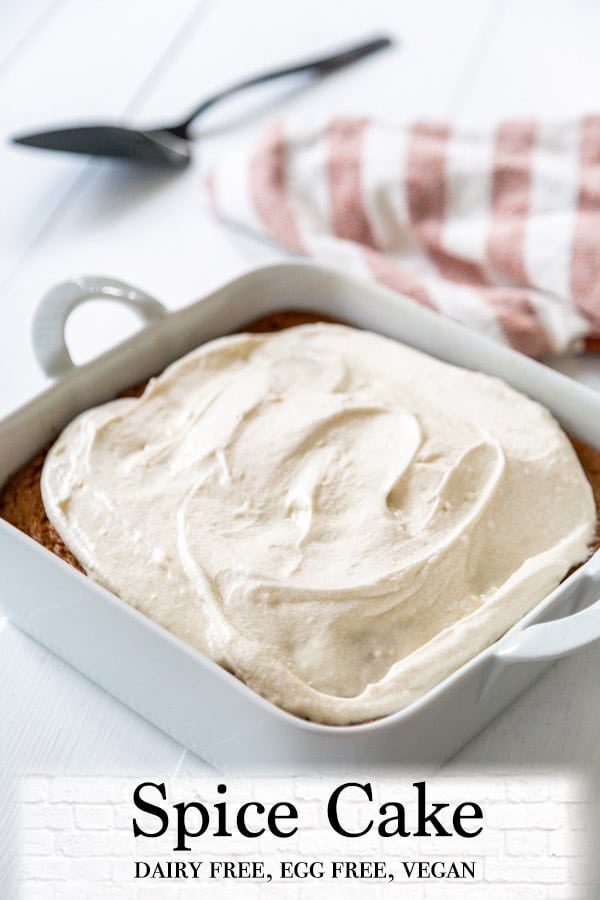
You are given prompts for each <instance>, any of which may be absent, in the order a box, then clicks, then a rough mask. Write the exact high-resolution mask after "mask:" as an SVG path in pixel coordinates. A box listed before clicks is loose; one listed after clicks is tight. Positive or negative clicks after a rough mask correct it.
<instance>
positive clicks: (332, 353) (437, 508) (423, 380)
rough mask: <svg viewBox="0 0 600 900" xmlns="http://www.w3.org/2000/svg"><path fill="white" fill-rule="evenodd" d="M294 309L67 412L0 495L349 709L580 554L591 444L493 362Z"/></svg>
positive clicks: (289, 677)
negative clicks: (475, 363) (445, 359)
mask: <svg viewBox="0 0 600 900" xmlns="http://www.w3.org/2000/svg"><path fill="white" fill-rule="evenodd" d="M315 320H316V317H314V316H310V315H304V314H302V313H281V314H279V315H276V316H270V317H268V318H267V319H264V320H261V321H260V322H258V323H255V325H254V326H253V327H251V328H250V329H248V333H243V334H238V335H233V336H230V337H227V338H222V339H218V340H217V341H212V342H210V343H208V344H205V345H203V346H202V347H200V348H199V349H198V350H196V351H193V352H192V353H191V354H188V355H187V356H185V357H183V358H182V359H181V360H179V361H177V362H176V363H174V364H173V365H172V366H169V367H168V368H167V369H166V370H165V372H164V373H162V375H160V376H159V377H158V378H156V379H151V381H150V383H149V384H148V385H147V386H145V387H144V386H143V385H142V386H139V388H137V389H132V390H130V391H129V392H125V394H124V396H122V397H121V398H120V399H117V400H115V401H112V402H111V403H109V404H105V405H103V406H101V407H97V408H95V409H93V410H89V411H87V412H85V413H83V414H82V415H81V416H79V417H78V418H77V419H76V420H75V421H74V422H73V423H71V425H69V426H68V427H67V428H66V429H65V431H64V432H63V433H62V435H61V436H60V437H59V439H58V440H57V441H56V442H55V444H54V445H53V446H52V448H51V449H50V450H49V452H47V451H43V452H42V453H40V454H38V456H36V457H35V458H34V459H33V460H31V461H30V462H29V463H28V464H27V465H26V466H25V467H24V468H23V469H22V470H21V471H20V472H18V473H16V475H15V476H13V478H12V479H11V480H10V481H9V483H8V484H7V485H6V486H5V489H4V491H3V493H2V496H1V498H0V514H1V515H2V516H3V517H4V518H6V519H7V520H8V521H10V522H12V523H13V524H14V525H16V526H17V527H18V528H21V530H23V531H25V532H27V533H28V534H30V535H31V536H32V537H34V538H35V539H36V540H38V541H40V542H41V543H43V544H44V545H45V546H47V547H48V548H49V549H51V550H52V551H53V552H55V553H57V554H58V555H60V556H62V557H63V558H65V559H66V560H67V561H68V562H70V563H71V564H72V565H75V566H77V567H79V568H81V569H82V570H83V571H84V572H86V573H87V574H88V575H90V577H92V578H93V579H94V580H96V581H97V582H99V583H100V584H102V585H104V586H105V587H107V588H108V589H110V590H111V591H113V592H114V593H115V594H117V596H119V597H121V598H122V599H123V600H125V601H126V602H128V603H130V604H131V605H133V606H134V607H136V608H137V609H140V610H141V611H142V612H144V613H145V614H147V615H148V616H150V617H151V618H152V619H154V620H155V621H157V622H158V623H159V624H161V625H163V626H164V627H165V628H167V629H169V630H170V631H171V632H173V633H174V634H176V635H177V636H178V637H180V638H182V639H183V640H185V641H187V642H188V643H190V644H191V645H192V646H194V647H196V648H197V649H199V650H200V651H201V652H203V653H205V654H206V655H207V656H209V657H210V658H212V659H214V660H215V661H216V662H218V663H220V664H222V665H223V666H224V667H225V668H227V669H229V670H231V671H232V672H234V673H235V674H236V675H237V676H238V677H240V678H241V679H242V680H244V681H245V682H246V683H247V684H248V685H249V686H250V687H252V688H253V689H255V690H256V691H258V692H259V693H261V694H262V695H263V696H265V697H266V698H267V699H269V700H271V701H273V702H274V703H276V704H278V705H280V706H282V707H283V708H285V709H287V710H289V711H290V712H293V713H296V714H297V715H300V716H304V717H306V718H310V719H313V720H315V721H320V722H325V723H329V724H349V723H354V722H360V721H367V720H371V719H373V718H377V717H380V716H383V715H386V714H388V713H391V712H394V711H396V710H398V709H401V708H403V707H405V706H407V705H408V704H409V703H411V702H413V701H414V700H416V699H418V698H419V697H420V696H422V695H423V694H424V693H426V692H427V691H428V690H429V689H430V688H431V687H433V686H434V685H435V684H437V683H439V682H440V681H441V680H443V678H444V677H446V676H447V675H448V674H450V673H451V672H452V671H455V670H456V669H457V668H458V667H459V666H460V665H462V664H463V663H464V662H466V661H467V660H468V659H470V658H472V657H473V656H475V655H476V654H477V653H478V652H480V651H481V650H482V649H484V647H486V646H488V645H489V644H490V643H492V642H493V641H494V640H496V639H498V638H499V637H500V636H501V635H502V634H503V633H504V632H505V631H506V630H507V629H508V628H509V627H511V626H512V625H513V624H514V623H515V622H516V621H518V620H519V619H520V618H522V616H523V615H524V614H525V613H527V612H528V611H529V610H530V609H532V608H533V607H534V606H535V605H536V604H537V603H538V602H539V601H540V600H542V599H543V598H544V597H545V596H547V594H548V593H549V592H550V591H551V590H552V589H553V588H554V587H555V586H556V585H558V584H559V582H560V581H561V579H562V578H563V577H564V576H565V575H566V574H567V572H568V571H569V570H570V569H571V568H572V567H573V566H576V565H578V564H580V563H581V562H583V561H584V560H585V559H586V558H587V556H588V555H589V553H590V550H591V546H592V544H593V542H594V540H595V536H596V506H597V504H595V503H594V494H595V495H596V499H597V496H598V490H599V488H600V454H598V453H597V452H596V451H594V450H592V449H591V448H588V447H586V446H583V445H575V449H573V446H572V444H571V443H570V442H569V440H568V438H567V437H566V436H565V435H564V434H563V432H562V431H561V429H560V427H559V426H558V425H557V423H556V422H555V421H554V419H553V418H552V416H551V415H550V414H549V413H548V412H547V410H545V409H544V408H543V407H541V406H540V405H539V404H537V403H534V402H532V401H530V400H528V399H527V398H526V397H524V396H523V395H521V394H519V393H518V392H516V391H514V390H513V389H512V388H509V387H508V386H507V385H505V384H504V383H503V382H501V381H499V380H498V379H494V378H490V377H488V376H485V375H481V374H478V373H473V372H468V371H466V370H463V369H460V368H457V367H454V366H449V365H447V364H445V363H441V362H439V361H438V360H435V359H433V358H431V357H428V356H426V355H425V354H423V353H420V352H418V351H415V350H412V349H409V348H407V347H404V346H402V345H400V344H398V343H397V342H395V341H391V340H388V339H386V338H383V337H381V336H380V335H375V334H372V333H370V332H363V331H359V330H357V329H354V328H349V327H347V326H344V325H338V324H334V323H323V322H320V321H315ZM291 326H296V327H291ZM288 329H289V330H288ZM269 331H271V332H275V333H274V334H271V335H270V336H269V335H267V334H266V332H269ZM142 391H143V395H142V396H141V399H138V395H140V394H142ZM575 451H577V453H576V452H575ZM578 456H579V460H578ZM42 498H43V499H42Z"/></svg>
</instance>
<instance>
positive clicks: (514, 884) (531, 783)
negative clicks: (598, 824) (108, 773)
mask: <svg viewBox="0 0 600 900" xmlns="http://www.w3.org/2000/svg"><path fill="white" fill-rule="evenodd" d="M413 781H414V780H411V779H410V778H407V777H404V776H398V777H397V778H390V777H373V778H369V777H367V776H365V775H364V774H362V775H358V776H357V775H354V776H348V777H340V778H336V779H332V778H329V777H328V778H314V779H307V778H296V779H291V778H290V779H274V778H273V779H267V778H254V779H252V780H249V779H236V778H229V779H227V778H225V777H224V776H223V777H219V776H215V777H214V778H210V779H206V778H204V779H194V780H183V779H175V780H170V781H163V780H161V779H160V778H159V777H156V776H154V777H153V776H149V777H146V778H135V777H127V778H119V779H114V778H110V779H109V778H90V777H86V778H58V777H54V778H53V777H28V778H25V779H22V780H21V781H19V782H18V783H16V785H15V801H16V823H17V830H16V841H15V842H14V852H15V860H14V862H15V870H16V877H17V880H18V890H19V894H18V896H19V898H21V900H100V898H110V900H142V898H143V900H147V898H150V900H153V898H156V900H175V898H210V900H212V898H216V900H221V898H223V900H226V898H235V900H254V898H259V897H260V898H266V900H268V898H272V900H296V898H338V897H343V898H366V900H377V898H398V897H401V898H408V900H419V898H430V897H431V898H435V900H450V898H461V900H463V898H467V900H469V898H482V900H579V898H582V900H589V898H592V897H594V896H597V895H596V894H595V892H594V889H593V888H592V887H591V886H590V883H589V881H588V880H587V879H589V877H590V876H589V873H590V871H591V870H592V862H591V861H590V859H589V857H590V852H589V846H590V843H591V841H590V840H588V839H589V838H590V835H589V833H588V832H589V831H590V825H589V822H588V813H589V809H588V806H587V803H586V798H585V795H586V791H585V785H583V784H582V782H581V781H579V780H578V779H577V778H574V777H573V778H570V777H566V776H564V775H563V776H560V775H557V776H550V775H547V776H543V777H525V776H523V775H510V776H505V777H502V778H500V777H495V778H492V777H475V776H473V775H469V776H465V777H463V776H460V777H459V776H443V777H442V776H439V777H435V778H430V779H428V780H427V781H426V782H423V783H417V786H415V784H414V783H413ZM345 784H347V786H346V787H343V786H344V785H345ZM140 785H144V786H143V787H140ZM219 785H221V787H220V788H219ZM136 788H137V802H136V799H135V792H136ZM440 804H445V805H444V806H440ZM478 809H480V811H481V815H480V816H479V815H478ZM432 813H433V815H432ZM134 820H135V828H136V829H137V836H135V834H134ZM263 829H264V830H263ZM479 829H480V830H479ZM161 832H162V833H161ZM471 834H475V835H476V836H473V837H471V836H469V835H471ZM152 835H157V836H152ZM284 835H286V836H284ZM350 835H352V836H350ZM136 876H137V877H136Z"/></svg>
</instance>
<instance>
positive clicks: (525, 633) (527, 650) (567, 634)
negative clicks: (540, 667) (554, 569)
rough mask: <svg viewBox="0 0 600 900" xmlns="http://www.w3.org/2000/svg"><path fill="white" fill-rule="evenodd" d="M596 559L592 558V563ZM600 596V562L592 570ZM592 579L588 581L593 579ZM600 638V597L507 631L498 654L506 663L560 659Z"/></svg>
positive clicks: (593, 582)
mask: <svg viewBox="0 0 600 900" xmlns="http://www.w3.org/2000/svg"><path fill="white" fill-rule="evenodd" d="M593 565H594V563H593V562H592V566H593ZM588 578H589V582H591V583H592V585H593V589H594V590H595V594H596V596H597V595H598V594H600V564H599V563H598V562H597V561H596V565H595V566H594V568H593V569H592V570H589V574H588ZM589 582H588V583H589ZM598 640H600V600H596V602H595V603H592V604H591V605H590V606H587V607H586V608H585V609H582V610H581V611H580V612H577V613H574V614H573V615H571V616H565V617H564V618H562V619H555V620H554V621H552V622H542V623H540V624H538V625H530V626H529V627H528V628H524V629H522V630H521V631H515V632H513V633H510V634H507V635H506V637H505V638H504V640H502V641H500V643H499V644H498V649H497V651H496V654H495V655H496V658H497V659H498V660H500V661H502V662H505V663H512V662H515V663H516V662H528V661H531V662H534V661H540V662H541V661H542V660H551V659H559V658H560V657H561V656H568V655H569V654H570V653H574V652H575V651H576V650H580V649H581V648H583V647H587V646H588V645H589V644H593V643H594V642H595V641H598Z"/></svg>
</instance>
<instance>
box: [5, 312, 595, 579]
mask: <svg viewBox="0 0 600 900" xmlns="http://www.w3.org/2000/svg"><path fill="white" fill-rule="evenodd" d="M322 321H329V322H332V321H334V320H333V319H329V318H327V317H325V316H322V315H317V314H315V313H311V312H307V311H304V310H282V311H280V312H275V313H271V314H270V315H268V316H264V317H262V318H260V319H257V320H255V321H253V322H250V323H249V324H248V325H246V326H245V327H244V328H242V329H239V330H240V331H252V332H269V331H281V330H282V329H284V328H291V327H293V326H294V325H304V324H306V323H309V322H322ZM146 383H147V382H145V381H144V382H142V383H140V384H137V385H132V386H131V387H128V388H126V389H125V390H123V391H121V392H120V394H119V397H139V396H140V394H142V393H143V390H144V387H145V386H146ZM570 440H571V443H572V444H573V447H574V448H575V452H576V453H577V456H578V457H579V461H580V463H581V465H582V467H583V470H584V472H585V474H586V475H587V478H588V480H589V482H590V485H591V487H592V491H593V493H594V500H595V503H596V510H597V511H598V516H599V525H598V526H597V528H596V540H595V546H594V549H596V550H597V549H598V548H599V547H600V451H598V450H596V449H594V448H593V447H590V446H589V445H588V444H585V443H584V442H583V441H580V440H578V439H577V438H573V437H570ZM51 446H52V444H51V443H50V444H48V445H47V446H46V447H43V448H42V449H41V450H39V451H38V453H36V454H35V456H33V457H32V458H31V459H30V460H29V461H28V462H26V463H25V465H24V466H22V468H20V469H19V470H18V471H17V472H15V473H14V474H13V475H11V477H10V478H9V479H8V481H7V482H6V484H5V485H4V487H3V488H2V491H1V492H0V517H1V518H3V519H5V520H6V521H7V522H10V523H11V525H14V526H15V527H16V528H18V529H19V530H20V531H22V532H24V533H25V534H27V535H29V537H31V538H33V539H34V540H35V541H37V542H38V543H40V544H42V545H43V546H44V547H47V549H48V550H51V551H52V553H55V554H56V555H57V556H60V557H61V558H62V559H64V560H66V562H68V563H70V564H71V565H72V566H74V567H75V568H76V569H79V570H80V571H83V569H82V567H81V566H80V565H79V562H78V561H77V559H76V558H75V556H74V555H73V554H72V553H71V551H70V550H69V549H68V548H67V547H66V546H65V544H64V543H63V541H62V540H61V538H60V537H59V535H58V533H57V532H56V530H55V529H54V527H53V525H52V524H51V522H50V520H49V519H48V517H47V515H46V510H45V509H44V504H43V502H42V495H41V490H40V482H41V475H42V468H43V465H44V460H45V459H46V455H47V453H48V451H49V449H50V447H51Z"/></svg>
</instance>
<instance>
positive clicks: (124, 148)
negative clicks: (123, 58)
mask: <svg viewBox="0 0 600 900" xmlns="http://www.w3.org/2000/svg"><path fill="white" fill-rule="evenodd" d="M391 44H392V41H391V40H390V38H388V37H380V38H375V39H372V40H370V41H367V42H366V43H360V44H356V45H354V46H352V47H349V48H347V49H346V50H342V51H340V52H338V53H335V54H333V55H330V56H324V57H320V58H318V59H310V60H306V61H305V62H300V63H296V64H295V65H291V66H286V67H285V68H282V69H272V70H271V71H269V72H263V73H262V74H261V75H253V76H252V77H250V78H247V79H245V80H244V81H240V82H237V83H236V84H233V85H230V87H227V88H225V89H224V90H222V91H219V92H218V93H217V94H214V95H213V96H212V97H208V99H206V100H204V101H203V102H202V103H200V105H199V106H197V107H196V108H195V109H194V110H193V111H192V112H191V113H190V115H189V116H188V117H187V118H186V119H185V120H184V121H183V122H180V123H179V124H176V125H170V126H165V127H164V128H153V129H151V130H144V129H139V128H126V127H124V126H120V125H83V126H75V127H72V128H60V129H55V130H53V131H40V132H38V133H37V134H22V135H18V136H16V137H13V138H12V140H13V142H14V143H16V144H24V145H26V146H28V147H39V148H42V149H44V150H60V151H66V152H68V153H85V154H87V155H90V156H108V157H114V158H118V159H128V160H136V161H137V160H139V161H140V162H147V163H158V164H160V165H166V166H171V167H173V168H183V167H184V166H186V165H188V163H189V162H190V160H191V157H192V138H191V135H190V126H191V125H192V123H193V122H194V121H195V120H196V119H197V118H198V117H199V116H200V115H202V113H203V112H205V111H206V110H208V109H211V108H212V107H213V106H215V105H216V104H217V103H219V102H220V101H221V100H224V99H225V98H226V97H230V96H232V95H233V94H236V93H238V91H243V90H246V88H250V87H254V86H255V85H259V84H264V83H265V82H267V81H273V80H274V79H276V78H283V77H284V76H286V75H296V74H299V73H300V72H308V73H310V74H312V75H314V77H315V79H317V78H321V77H322V76H324V75H329V74H330V73H331V72H336V71H337V70H338V69H342V68H344V67H345V66H348V65H351V63H354V62H356V61H357V60H359V59H363V58H364V57H365V56H370V55H371V54H372V53H376V52H377V51H378V50H383V49H384V48H385V47H389V46H391Z"/></svg>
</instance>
